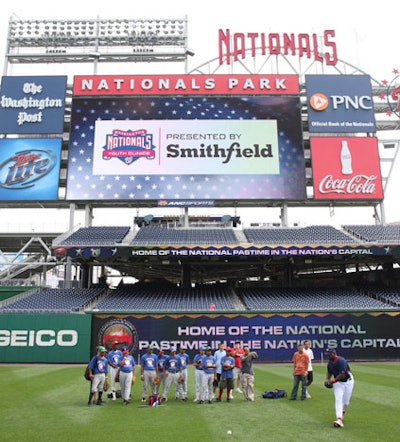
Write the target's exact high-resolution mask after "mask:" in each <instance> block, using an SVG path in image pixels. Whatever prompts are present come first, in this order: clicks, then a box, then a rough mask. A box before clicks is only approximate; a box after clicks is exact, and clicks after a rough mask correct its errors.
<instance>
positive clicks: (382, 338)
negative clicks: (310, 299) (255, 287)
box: [92, 312, 400, 362]
mask: <svg viewBox="0 0 400 442" xmlns="http://www.w3.org/2000/svg"><path fill="white" fill-rule="evenodd" d="M399 321H400V313H399V312H394V313H374V312H370V313H314V314H310V313H304V314H301V313H295V314H272V313H271V314H265V313H264V314H262V313H260V314H254V313H252V314H246V315H243V314H239V315H237V314H226V315H220V314H207V315H205V314H175V315H135V314H133V315H117V314H115V315H94V316H93V321H92V353H93V352H94V351H95V348H96V346H97V345H100V344H101V345H104V346H106V348H108V349H110V348H111V342H112V340H114V339H118V341H119V342H120V343H121V344H124V345H127V346H129V348H130V350H131V352H132V353H133V354H135V355H137V356H140V355H141V354H143V353H145V352H146V350H147V348H148V347H149V346H151V345H155V346H156V348H159V349H163V350H168V349H169V347H170V346H171V345H176V346H178V347H179V346H180V345H185V346H186V348H187V349H188V353H189V355H190V356H191V359H192V360H193V356H194V354H195V353H196V352H197V351H198V349H199V347H200V346H202V345H209V346H211V348H212V349H213V350H216V349H218V343H219V342H221V341H222V342H225V343H226V344H228V345H233V344H234V342H235V340H239V341H241V343H242V345H243V344H248V345H249V346H250V347H251V348H252V349H253V350H255V351H257V352H258V353H259V356H260V360H261V361H268V362H288V361H290V360H291V358H292V356H293V353H294V351H296V346H297V344H298V343H299V342H302V341H304V340H305V339H308V340H310V342H311V346H312V348H313V349H314V355H315V358H316V359H320V357H321V355H322V354H323V353H324V349H325V348H326V347H328V346H329V347H335V348H338V352H339V354H340V355H342V356H344V357H346V358H348V359H350V360H376V359H388V360H390V359H392V360H395V359H399V358H400V332H399V330H400V327H399V326H400V322H399Z"/></svg>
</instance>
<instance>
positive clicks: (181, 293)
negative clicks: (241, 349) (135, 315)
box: [96, 284, 235, 312]
mask: <svg viewBox="0 0 400 442" xmlns="http://www.w3.org/2000/svg"><path fill="white" fill-rule="evenodd" d="M211 302H213V303H214V304H215V307H216V309H217V310H223V311H230V310H234V309H235V308H234V304H233V302H232V299H231V295H230V291H229V289H228V288H220V287H211V286H210V287H207V288H205V287H197V288H188V289H185V288H180V287H174V286H171V287H168V286H167V287H165V286H162V285H160V286H156V285H151V284H149V285H146V284H126V285H121V286H119V287H118V288H117V289H116V290H112V291H111V292H110V293H109V294H108V295H107V296H106V297H104V298H103V299H102V300H101V301H100V302H99V303H98V304H97V305H96V309H98V310H103V311H110V310H113V311H124V310H126V311H134V310H136V311H188V312H190V311H207V310H209V308H210V303H211Z"/></svg>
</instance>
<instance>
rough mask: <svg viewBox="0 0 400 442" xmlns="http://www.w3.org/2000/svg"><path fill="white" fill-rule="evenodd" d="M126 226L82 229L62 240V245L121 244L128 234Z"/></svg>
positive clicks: (128, 228)
mask: <svg viewBox="0 0 400 442" xmlns="http://www.w3.org/2000/svg"><path fill="white" fill-rule="evenodd" d="M129 230H130V227H128V226H102V227H99V226H95V227H82V228H80V229H78V230H77V231H76V232H74V233H72V234H71V235H70V236H68V237H67V238H65V240H63V242H62V245H76V246H84V245H91V246H92V245H93V246H97V245H113V244H118V243H120V242H122V240H123V239H124V238H125V236H126V235H127V234H128V233H129Z"/></svg>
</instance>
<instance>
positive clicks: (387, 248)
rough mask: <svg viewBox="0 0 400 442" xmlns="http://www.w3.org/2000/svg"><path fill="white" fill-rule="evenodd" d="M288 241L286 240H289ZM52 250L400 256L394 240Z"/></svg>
mask: <svg viewBox="0 0 400 442" xmlns="http://www.w3.org/2000/svg"><path fill="white" fill-rule="evenodd" d="M288 242H289V241H288ZM55 253H58V254H59V255H60V256H61V257H66V256H69V257H71V258H76V257H77V256H79V257H80V258H87V259H91V258H111V257H113V258H124V259H128V258H129V257H132V258H139V257H148V256H152V257H159V258H164V259H174V258H175V259H179V258H182V257H194V258H201V257H203V256H204V257H205V256H212V257H214V258H218V257H219V258H222V259H224V258H243V257H248V258H251V257H255V258H263V257H265V258H268V257H271V256H272V257H275V256H281V257H282V256H286V257H289V256H304V257H312V256H318V257H324V256H326V257H332V256H343V257H346V256H347V257H350V256H357V255H358V256H360V255H364V256H385V255H393V256H400V246H399V245H394V244H386V245H379V246H376V245H371V246H368V247H365V246H363V245H361V244H360V243H355V244H352V245H343V246H337V245H327V244H325V245H299V246H293V245H291V244H290V243H289V244H287V245H285V244H283V245H279V246H277V245H274V246H134V245H130V246H128V247H127V246H122V247H114V246H113V247H100V246H98V247H93V246H90V247H73V246H72V247H55Z"/></svg>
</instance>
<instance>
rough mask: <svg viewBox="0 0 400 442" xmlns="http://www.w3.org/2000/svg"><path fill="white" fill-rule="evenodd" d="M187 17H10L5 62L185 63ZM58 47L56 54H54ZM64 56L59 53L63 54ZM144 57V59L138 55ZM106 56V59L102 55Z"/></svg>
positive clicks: (186, 54) (188, 53)
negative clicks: (96, 60)
mask: <svg viewBox="0 0 400 442" xmlns="http://www.w3.org/2000/svg"><path fill="white" fill-rule="evenodd" d="M186 44H187V19H186V18H185V19H140V20H128V19H123V20H104V19H95V20H15V19H13V18H11V19H10V22H9V30H8V39H7V51H6V60H7V62H9V63H47V62H48V61H49V58H51V57H52V56H53V54H57V62H61V63H62V62H64V63H77V62H90V61H91V60H92V61H93V56H91V57H87V55H88V54H90V55H91V54H93V53H94V52H99V54H100V55H99V57H96V58H100V56H102V57H101V60H102V61H107V62H121V61H125V62H126V61H128V62H137V61H143V62H149V61H168V62H174V61H180V62H183V61H186V59H187V56H189V55H190V56H192V55H194V52H193V51H191V50H190V49H187V48H186ZM56 49H57V51H56ZM60 54H61V55H60ZM138 54H140V56H139V55H138ZM103 55H106V56H104V57H103Z"/></svg>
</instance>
